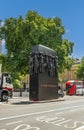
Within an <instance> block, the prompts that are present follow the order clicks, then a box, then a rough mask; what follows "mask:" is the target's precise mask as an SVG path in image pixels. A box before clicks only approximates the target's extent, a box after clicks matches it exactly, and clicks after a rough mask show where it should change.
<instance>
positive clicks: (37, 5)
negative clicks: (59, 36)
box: [0, 0, 84, 59]
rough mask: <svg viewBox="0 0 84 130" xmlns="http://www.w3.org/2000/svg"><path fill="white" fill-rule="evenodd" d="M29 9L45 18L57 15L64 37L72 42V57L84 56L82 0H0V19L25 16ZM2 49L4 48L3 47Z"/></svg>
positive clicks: (83, 5) (83, 3) (83, 4)
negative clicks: (63, 29)
mask: <svg viewBox="0 0 84 130" xmlns="http://www.w3.org/2000/svg"><path fill="white" fill-rule="evenodd" d="M29 10H32V11H37V12H38V13H39V14H40V15H41V16H43V17H45V18H48V17H50V18H53V17H59V18H61V20H62V25H63V26H64V28H65V30H66V33H65V35H64V36H63V38H64V39H68V40H69V41H71V42H74V47H73V54H72V55H71V56H72V57H74V58H78V59H81V58H82V57H83V56H84V14H83V13H84V0H0V20H2V21H4V20H5V19H7V18H10V17H13V18H18V17H19V16H22V17H23V18H25V16H26V14H27V12H28V11H29ZM3 51H4V49H3Z"/></svg>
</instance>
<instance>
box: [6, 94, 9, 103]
mask: <svg viewBox="0 0 84 130" xmlns="http://www.w3.org/2000/svg"><path fill="white" fill-rule="evenodd" d="M8 99H9V97H8V95H6V103H8Z"/></svg>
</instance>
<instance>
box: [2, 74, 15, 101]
mask: <svg viewBox="0 0 84 130" xmlns="http://www.w3.org/2000/svg"><path fill="white" fill-rule="evenodd" d="M12 93H13V84H12V78H11V75H9V74H8V73H1V74H0V99H1V101H5V100H6V96H7V95H8V96H9V97H12Z"/></svg>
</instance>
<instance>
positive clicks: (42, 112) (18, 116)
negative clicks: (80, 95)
mask: <svg viewBox="0 0 84 130" xmlns="http://www.w3.org/2000/svg"><path fill="white" fill-rule="evenodd" d="M80 107H84V105H80V106H72V107H64V108H60V109H59V108H57V109H52V110H47V111H40V112H35V113H28V114H23V115H17V116H9V117H3V118H0V121H2V120H8V119H14V118H20V117H26V116H32V115H38V114H44V113H50V112H55V111H60V110H68V109H73V108H80Z"/></svg>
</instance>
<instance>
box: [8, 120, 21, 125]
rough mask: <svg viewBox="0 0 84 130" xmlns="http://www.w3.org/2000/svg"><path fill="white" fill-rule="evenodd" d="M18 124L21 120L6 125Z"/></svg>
mask: <svg viewBox="0 0 84 130" xmlns="http://www.w3.org/2000/svg"><path fill="white" fill-rule="evenodd" d="M20 122H22V120H21V121H16V122H10V123H7V124H6V125H12V124H16V123H20Z"/></svg>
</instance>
